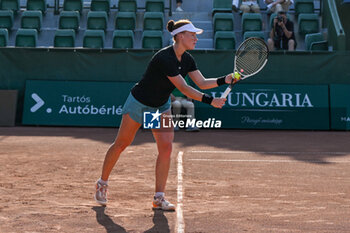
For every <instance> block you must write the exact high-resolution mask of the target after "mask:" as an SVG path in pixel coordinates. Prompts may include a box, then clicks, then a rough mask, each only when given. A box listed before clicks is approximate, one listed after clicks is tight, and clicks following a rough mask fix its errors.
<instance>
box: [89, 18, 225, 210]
mask: <svg viewBox="0 0 350 233" xmlns="http://www.w3.org/2000/svg"><path fill="white" fill-rule="evenodd" d="M167 29H168V31H169V32H170V33H171V35H172V36H173V39H174V44H173V45H171V46H168V47H165V48H163V49H161V50H159V51H158V52H157V53H156V54H154V56H153V57H152V59H151V61H150V62H149V64H148V67H147V70H146V72H145V73H144V75H143V77H142V79H141V80H140V82H139V83H137V84H136V85H135V86H134V87H133V88H132V89H131V93H130V95H129V97H128V98H127V100H126V102H125V104H124V107H123V117H122V122H121V125H120V128H119V131H118V135H117V137H116V139H115V142H114V143H113V144H112V145H111V146H110V148H109V149H108V151H107V154H106V157H105V160H104V163H103V168H102V175H101V177H100V179H99V180H98V181H97V182H96V193H95V200H96V202H97V203H99V204H101V205H106V204H107V188H108V182H107V181H108V177H109V175H110V173H111V171H112V169H113V167H114V165H115V164H116V162H117V161H118V158H119V156H120V154H121V153H122V151H124V150H125V148H126V147H127V146H129V145H130V144H131V143H132V141H133V139H134V136H135V134H136V132H137V130H138V129H139V128H140V126H141V125H142V122H143V121H142V120H143V119H142V116H143V112H144V111H147V112H157V111H158V113H161V117H167V118H169V117H171V109H170V108H171V103H170V94H171V92H172V91H173V90H174V89H175V87H176V88H178V89H179V90H180V91H181V92H182V93H183V94H184V95H186V96H187V97H189V98H191V99H194V100H197V101H202V102H203V103H206V104H210V105H212V106H213V107H215V108H222V107H223V105H224V104H225V101H226V99H225V98H213V97H212V96H210V95H208V94H203V93H202V92H200V91H197V90H196V89H194V88H192V87H191V86H188V85H187V83H186V82H185V81H184V77H186V75H187V74H189V76H190V78H191V79H192V80H193V81H194V83H195V84H196V85H197V86H198V87H199V88H201V89H210V88H214V87H217V86H219V85H223V84H229V83H231V80H232V74H228V75H226V76H223V77H220V78H209V79H206V78H204V77H203V75H202V74H201V72H200V71H199V70H198V68H197V65H196V63H195V61H194V59H193V57H192V56H191V55H190V54H189V53H188V52H187V51H186V50H192V49H194V47H195V45H196V43H197V41H198V39H197V36H196V34H200V33H202V32H203V30H202V29H199V28H196V27H195V26H194V25H193V24H192V23H191V22H190V21H189V20H179V21H177V22H176V23H175V22H174V21H173V20H170V21H169V22H168V24H167ZM152 133H153V136H154V138H155V141H156V143H157V148H158V158H157V162H156V177H155V179H156V180H155V195H154V199H153V208H154V209H161V210H175V206H174V205H173V204H171V203H170V202H168V201H166V200H165V198H164V191H165V185H166V181H167V178H168V172H169V167H170V155H171V151H172V142H173V138H174V130H173V129H172V130H169V129H167V130H162V129H152Z"/></svg>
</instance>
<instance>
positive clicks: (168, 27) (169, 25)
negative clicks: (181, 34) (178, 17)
mask: <svg viewBox="0 0 350 233" xmlns="http://www.w3.org/2000/svg"><path fill="white" fill-rule="evenodd" d="M174 26H175V22H174V20H169V22H168V24H167V25H166V28H167V29H168V31H169V32H172V31H174Z"/></svg>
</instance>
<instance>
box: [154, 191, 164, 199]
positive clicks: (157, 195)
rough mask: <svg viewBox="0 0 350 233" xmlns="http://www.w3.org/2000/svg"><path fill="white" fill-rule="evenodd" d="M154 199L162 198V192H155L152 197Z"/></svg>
mask: <svg viewBox="0 0 350 233" xmlns="http://www.w3.org/2000/svg"><path fill="white" fill-rule="evenodd" d="M154 197H155V198H159V197H164V193H163V192H156V194H155V195H154Z"/></svg>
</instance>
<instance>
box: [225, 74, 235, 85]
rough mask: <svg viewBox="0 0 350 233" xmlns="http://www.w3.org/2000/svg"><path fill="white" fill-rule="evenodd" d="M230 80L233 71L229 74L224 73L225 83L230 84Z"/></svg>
mask: <svg viewBox="0 0 350 233" xmlns="http://www.w3.org/2000/svg"><path fill="white" fill-rule="evenodd" d="M232 80H233V73H230V74H228V75H226V77H225V82H226V83H227V84H231V82H232Z"/></svg>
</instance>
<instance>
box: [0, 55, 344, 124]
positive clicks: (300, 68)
mask: <svg viewBox="0 0 350 233" xmlns="http://www.w3.org/2000/svg"><path fill="white" fill-rule="evenodd" d="M191 53H192V55H193V56H194V57H195V59H196V61H197V64H198V67H199V69H200V70H201V72H202V73H203V74H204V76H206V77H217V76H221V75H224V74H226V73H229V72H232V69H233V57H234V51H227V50H225V51H201V50H195V51H192V52H191ZM153 54H154V51H147V50H129V51H126V50H114V49H105V50H90V49H74V50H73V49H48V48H42V49H41V48H35V49H26V48H1V49H0V89H5V90H6V89H17V90H19V98H18V99H19V100H18V101H19V102H18V111H17V122H20V121H21V114H22V108H23V96H24V88H25V81H26V80H79V81H84V80H86V81H115V82H137V81H138V80H140V78H141V77H142V74H143V72H144V71H145V69H146V66H147V64H148V61H149V60H150V58H151V57H152V56H153ZM244 82H246V83H257V84H350V51H337V52H312V53H311V52H298V51H296V52H273V53H271V54H270V57H269V61H268V64H267V66H266V67H265V68H264V69H263V71H262V72H260V73H259V74H258V75H256V76H254V77H252V78H251V79H248V80H245V81H244Z"/></svg>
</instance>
